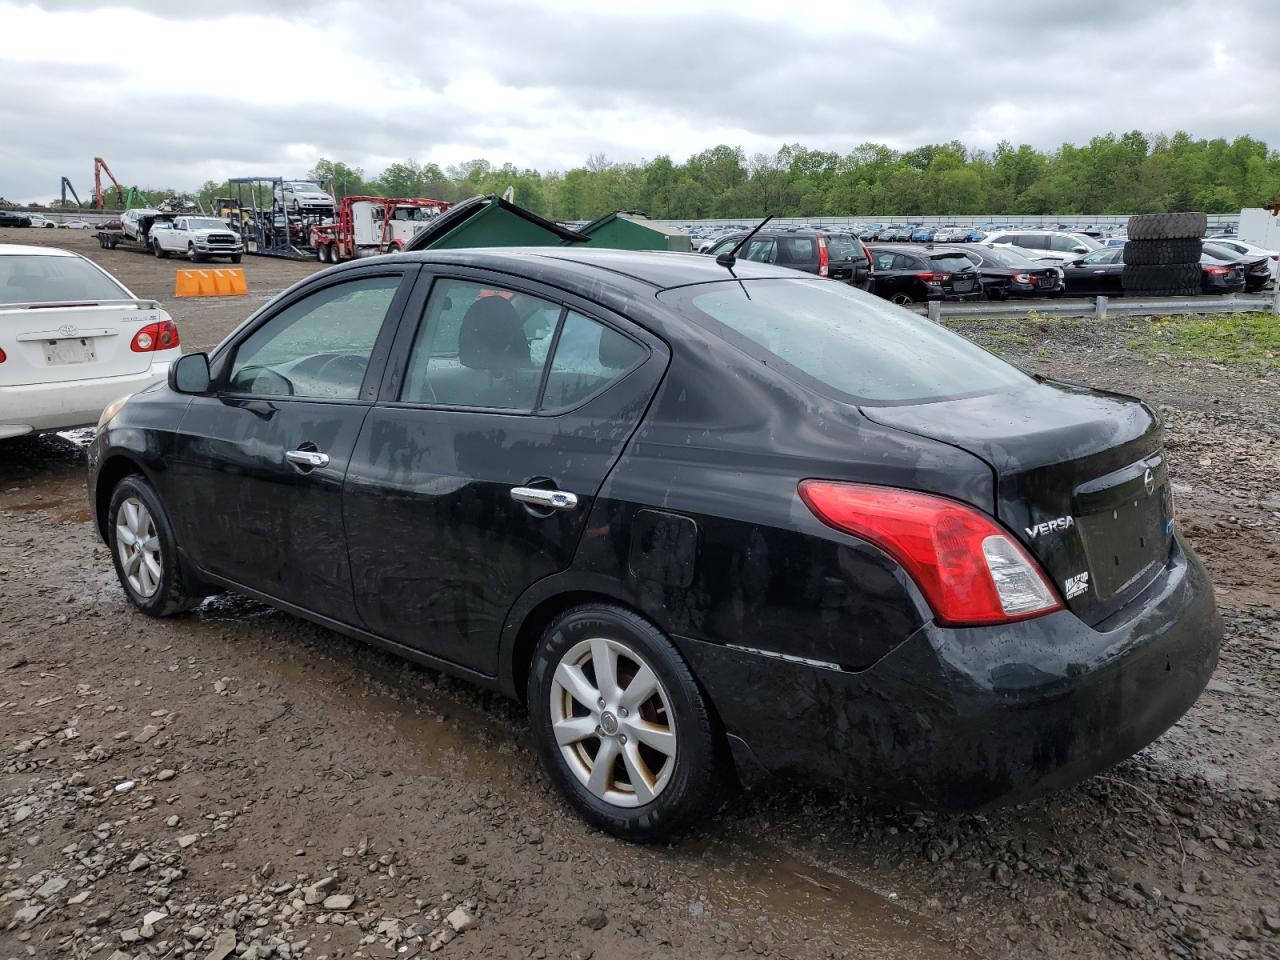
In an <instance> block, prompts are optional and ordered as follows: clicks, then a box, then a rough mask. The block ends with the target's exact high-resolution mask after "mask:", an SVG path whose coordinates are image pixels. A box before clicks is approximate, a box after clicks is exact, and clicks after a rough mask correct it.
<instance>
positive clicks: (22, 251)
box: [0, 243, 80, 257]
mask: <svg viewBox="0 0 1280 960" xmlns="http://www.w3.org/2000/svg"><path fill="white" fill-rule="evenodd" d="M3 256H25V257H30V256H36V257H78V256H80V254H78V253H73V252H72V251H70V250H61V249H59V248H58V247H32V246H28V245H26V244H22V243H0V257H3Z"/></svg>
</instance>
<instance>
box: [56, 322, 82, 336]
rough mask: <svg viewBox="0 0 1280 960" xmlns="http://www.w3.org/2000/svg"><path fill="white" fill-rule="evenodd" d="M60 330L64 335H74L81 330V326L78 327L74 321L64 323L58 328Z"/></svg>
mask: <svg viewBox="0 0 1280 960" xmlns="http://www.w3.org/2000/svg"><path fill="white" fill-rule="evenodd" d="M58 332H59V333H60V334H62V335H63V336H64V337H74V336H75V335H76V334H77V333H79V332H80V328H79V327H77V326H76V325H75V324H74V323H64V324H63V325H62V326H60V327H59V328H58Z"/></svg>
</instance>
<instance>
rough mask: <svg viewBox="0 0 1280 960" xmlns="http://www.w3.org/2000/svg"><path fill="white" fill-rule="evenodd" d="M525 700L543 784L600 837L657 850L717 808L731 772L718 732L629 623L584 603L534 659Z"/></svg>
mask: <svg viewBox="0 0 1280 960" xmlns="http://www.w3.org/2000/svg"><path fill="white" fill-rule="evenodd" d="M570 690H573V691H575V692H574V693H572V694H571V693H570V692H569V691H570ZM528 697H529V719H530V723H531V724H532V726H533V732H534V735H535V737H536V738H537V740H538V745H539V751H540V752H541V754H542V760H543V763H544V764H545V765H546V767H547V770H548V772H549V773H550V775H551V779H552V780H553V781H554V782H555V784H556V786H557V788H558V789H559V790H560V792H561V793H562V794H563V795H564V797H565V799H566V800H568V801H569V803H570V805H572V806H573V807H574V809H576V810H577V811H578V813H579V814H580V815H581V816H582V817H583V818H584V819H586V820H587V821H589V822H590V823H592V824H594V825H595V826H596V827H598V828H600V829H601V830H604V831H606V832H608V833H611V834H613V835H614V836H617V837H621V838H623V839H625V840H634V841H649V840H659V839H662V838H665V837H671V836H674V835H676V834H679V833H681V832H683V831H685V830H687V829H688V828H689V827H691V826H693V825H694V824H695V823H697V822H698V821H699V820H701V819H703V818H704V817H706V816H708V815H710V814H711V813H712V812H713V811H714V810H715V808H716V807H717V806H718V804H719V803H720V801H721V797H722V795H723V790H724V786H725V784H726V783H727V782H729V781H730V780H731V777H730V769H731V768H730V765H729V763H728V760H727V749H726V745H725V740H724V737H723V734H722V733H721V731H720V728H719V724H718V723H717V722H716V719H715V717H714V715H713V714H712V711H711V707H710V704H709V703H708V701H707V700H706V698H705V696H704V695H703V693H702V690H701V689H700V688H699V686H698V683H697V681H696V680H695V679H694V677H693V674H692V673H691V672H690V671H689V668H688V666H687V665H686V664H685V662H684V659H683V658H682V657H681V656H680V654H679V652H678V651H677V650H676V648H675V647H674V646H672V644H671V642H670V641H669V640H667V638H666V637H665V636H663V634H662V632H661V631H660V630H658V628H657V627H655V626H654V625H653V624H651V623H649V621H647V620H645V619H644V618H643V617H641V616H639V615H638V614H635V613H633V612H632V611H630V610H627V609H625V608H623V607H618V606H614V605H612V604H605V603H591V604H584V605H582V606H577V607H573V608H572V609H570V610H568V611H566V612H565V613H563V614H561V615H560V616H559V617H557V618H556V619H555V620H554V621H553V622H552V623H551V625H550V626H548V627H547V629H546V631H545V632H544V633H543V635H542V637H541V639H539V641H538V645H537V647H536V648H535V650H534V654H533V662H532V664H531V666H530V670H529V687H528ZM602 701H603V704H604V705H603V706H601V702H602ZM602 757H603V758H604V759H603V760H602ZM602 763H603V764H607V765H606V766H602V765H601V764H602Z"/></svg>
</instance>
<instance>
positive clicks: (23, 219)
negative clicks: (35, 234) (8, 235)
mask: <svg viewBox="0 0 1280 960" xmlns="http://www.w3.org/2000/svg"><path fill="white" fill-rule="evenodd" d="M29 226H31V218H30V217H28V216H27V215H26V214H25V213H15V212H14V211H12V210H0V227H29Z"/></svg>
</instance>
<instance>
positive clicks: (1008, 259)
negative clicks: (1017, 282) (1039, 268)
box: [980, 247, 1036, 269]
mask: <svg viewBox="0 0 1280 960" xmlns="http://www.w3.org/2000/svg"><path fill="white" fill-rule="evenodd" d="M980 256H981V257H982V259H983V260H985V261H988V262H990V263H995V264H999V265H1000V266H1002V267H1022V268H1023V269H1027V268H1029V267H1034V266H1036V262H1035V261H1034V260H1032V259H1030V258H1029V257H1024V256H1023V255H1022V254H1020V253H1018V252H1017V251H1016V250H1012V249H1010V248H1008V247H992V248H990V249H987V248H986V247H983V248H982V253H981V254H980Z"/></svg>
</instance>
